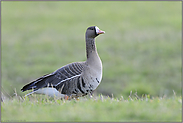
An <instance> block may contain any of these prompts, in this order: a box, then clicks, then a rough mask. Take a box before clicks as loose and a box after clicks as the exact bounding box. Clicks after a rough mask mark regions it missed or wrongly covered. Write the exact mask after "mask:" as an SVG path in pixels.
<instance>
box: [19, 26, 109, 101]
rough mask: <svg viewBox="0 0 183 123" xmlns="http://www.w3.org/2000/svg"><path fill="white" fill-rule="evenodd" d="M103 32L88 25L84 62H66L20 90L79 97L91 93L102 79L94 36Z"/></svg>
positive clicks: (100, 64)
mask: <svg viewBox="0 0 183 123" xmlns="http://www.w3.org/2000/svg"><path fill="white" fill-rule="evenodd" d="M103 33H105V32H104V31H101V30H100V29H99V28H98V27H97V26H91V27H88V28H87V30H86V34H85V36H86V37H85V38H86V55H87V60H86V61H85V62H74V63H70V64H67V65H65V66H63V67H61V68H59V69H58V70H56V71H54V72H53V73H51V74H47V75H44V76H42V77H40V78H38V79H36V80H34V81H32V82H30V83H29V84H27V85H25V86H24V87H23V88H22V89H21V91H22V92H24V91H26V90H33V91H32V92H30V93H29V94H32V93H40V94H46V95H49V96H52V97H58V98H66V97H67V98H68V97H69V98H73V97H80V96H85V95H87V94H89V93H92V92H93V91H94V90H95V89H96V88H97V87H98V85H99V84H100V82H101V79H102V62H101V60H100V57H99V55H98V53H97V49H96V45H95V37H97V36H98V35H99V34H103ZM29 94H27V95H29Z"/></svg>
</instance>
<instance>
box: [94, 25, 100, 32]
mask: <svg viewBox="0 0 183 123" xmlns="http://www.w3.org/2000/svg"><path fill="white" fill-rule="evenodd" d="M95 30H96V33H97V34H98V33H99V32H100V29H99V28H98V27H97V26H95Z"/></svg>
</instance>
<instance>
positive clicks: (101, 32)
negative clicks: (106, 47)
mask: <svg viewBox="0 0 183 123" xmlns="http://www.w3.org/2000/svg"><path fill="white" fill-rule="evenodd" d="M103 33H105V31H102V30H99V31H98V33H97V34H103Z"/></svg>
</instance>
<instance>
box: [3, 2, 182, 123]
mask: <svg viewBox="0 0 183 123" xmlns="http://www.w3.org/2000/svg"><path fill="white" fill-rule="evenodd" d="M181 5H182V4H181V1H176V2H173V1H161V2H159V1H146V2H144V1H141V2H139V1H136V2H134V1H130V2H129V1H128V2H127V1H105V2H103V1H100V2H97V1H84V2H83V1H79V2H78V1H75V2H74V1H70V2H67V1H60V2H58V1H54V2H46V1H44V2H41V1H40V2H37V1H36V2H33V1H32V2H31V1H29V2H22V1H16V2H13V1H2V2H1V10H2V11H1V17H2V18H1V27H2V28H1V33H2V34H1V36H2V37H1V86H2V89H3V90H2V93H3V94H5V96H8V95H9V96H8V97H9V98H11V97H13V99H10V100H9V101H6V103H2V107H1V108H2V120H4V121H7V120H8V118H9V119H11V120H15V119H16V120H26V121H31V120H32V119H34V120H35V121H43V120H44V118H47V119H45V120H46V121H54V119H52V116H53V117H55V118H56V121H68V120H71V121H72V120H76V121H77V120H78V121H144V120H145V121H147V120H150V121H154V119H155V120H157V121H168V120H170V121H174V120H175V121H179V120H180V119H181V116H180V114H181V112H180V109H181V104H180V103H179V101H178V100H180V98H179V96H181V92H182V89H181V70H182V65H181V60H182V59H181V46H182V43H181V34H182V31H181V25H182V13H181V10H182V6H181ZM91 25H97V26H98V27H99V28H100V29H102V30H104V31H105V32H106V33H105V34H104V35H100V36H99V37H97V39H96V43H97V50H98V53H99V56H100V58H101V60H102V63H103V78H102V82H101V84H100V86H99V87H98V88H97V90H96V91H95V95H99V94H102V95H105V96H110V97H111V95H113V97H114V99H113V100H111V99H106V100H104V101H101V100H90V99H88V100H84V101H83V100H82V101H79V102H75V101H69V102H62V101H61V102H60V101H58V102H55V101H54V100H52V101H49V102H45V101H43V102H41V101H33V102H32V101H28V100H23V101H19V100H16V99H14V96H15V94H14V90H16V93H17V94H18V95H19V96H23V95H25V94H26V93H22V92H21V91H20V89H21V88H22V87H23V86H24V85H25V84H27V83H28V82H30V81H32V80H34V79H36V78H38V77H40V76H42V75H44V74H47V73H51V72H53V71H55V70H56V69H58V68H60V67H62V66H63V65H66V64H68V63H71V62H77V61H85V60H86V56H85V55H86V53H85V41H84V39H85V36H84V34H85V31H86V28H87V27H89V26H91ZM173 91H174V92H175V93H176V95H177V96H178V98H175V99H172V96H173V94H174V93H173ZM130 92H132V94H135V93H136V92H137V94H138V96H139V97H141V96H142V95H150V97H154V99H152V102H151V101H146V100H142V101H139V100H135V101H131V100H128V96H129V94H130ZM121 95H123V97H124V98H125V99H127V100H122V101H117V99H118V100H120V98H121ZM164 96H166V97H167V98H162V99H160V98H158V97H164ZM7 100H8V99H7ZM37 100H39V99H37ZM90 105H91V106H90ZM82 106H83V107H82ZM105 107H106V108H105ZM5 109H7V110H5ZM19 109H20V112H19V113H17V111H18V110H19ZM79 109H80V110H81V111H80V112H79V111H77V110H79ZM85 109H86V110H85ZM95 109H99V110H95ZM117 109H119V111H117ZM42 110H43V112H42ZM54 110H57V111H56V112H53V111H54ZM45 112H46V114H45V115H43V114H42V113H45ZM49 112H52V113H49ZM83 112H86V113H83ZM22 113H24V114H25V115H20V114H22ZM36 113H38V116H39V117H40V118H38V117H36ZM48 113H49V114H48ZM64 113H66V114H65V115H64ZM80 113H81V114H82V115H81V114H80ZM101 113H103V115H101ZM61 114H62V115H61ZM161 114H162V115H161ZM69 115H71V116H72V118H70V117H69ZM83 115H84V116H85V117H83ZM110 116H111V117H110ZM159 116H161V117H159ZM158 117H159V118H158ZM29 118H30V119H29ZM115 119H116V120H115Z"/></svg>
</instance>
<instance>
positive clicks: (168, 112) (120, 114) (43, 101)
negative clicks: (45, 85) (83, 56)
mask: <svg viewBox="0 0 183 123" xmlns="http://www.w3.org/2000/svg"><path fill="white" fill-rule="evenodd" d="M10 105H11V106H10ZM181 105H182V97H176V96H173V97H171V98H165V97H164V98H153V99H151V98H149V96H144V98H139V97H133V98H131V97H129V98H127V99H124V98H122V97H121V98H106V97H103V96H98V97H95V98H91V99H90V98H81V99H80V100H79V101H77V100H71V101H68V100H67V101H65V100H54V99H47V98H41V97H39V98H38V97H37V96H35V95H34V96H32V97H31V98H30V99H29V98H26V99H24V98H23V99H22V98H21V99H19V98H18V97H17V98H15V97H14V98H13V99H11V100H10V101H5V102H4V103H2V104H1V106H2V108H1V112H2V114H1V121H4V122H8V121H9V122H35V121H36V122H64V121H65V122H69V121H70V122H87V121H90V122H132V121H133V122H134V121H135V122H181V121H182V118H181V116H182V115H181V112H182V108H181Z"/></svg>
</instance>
